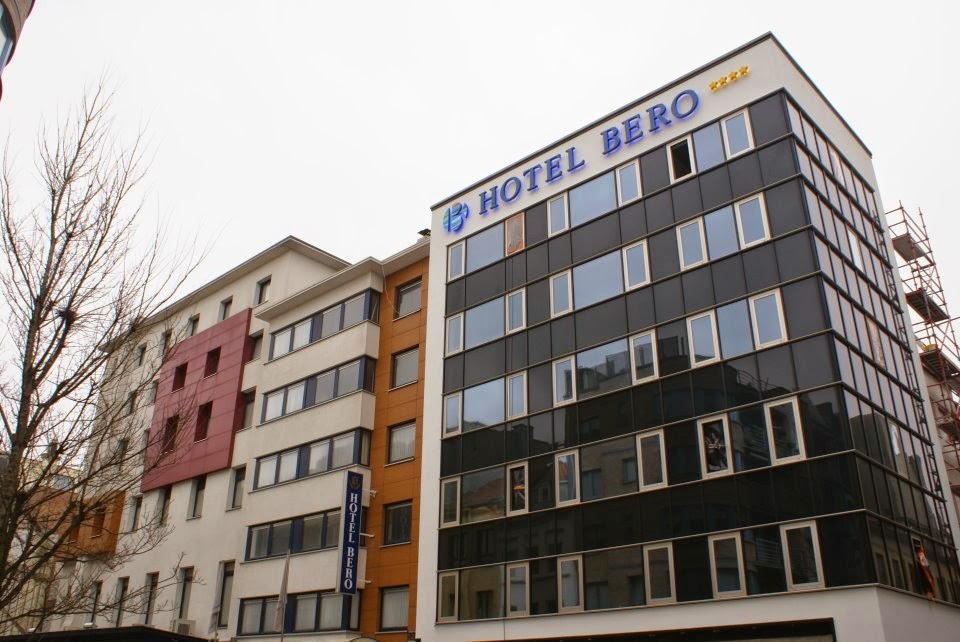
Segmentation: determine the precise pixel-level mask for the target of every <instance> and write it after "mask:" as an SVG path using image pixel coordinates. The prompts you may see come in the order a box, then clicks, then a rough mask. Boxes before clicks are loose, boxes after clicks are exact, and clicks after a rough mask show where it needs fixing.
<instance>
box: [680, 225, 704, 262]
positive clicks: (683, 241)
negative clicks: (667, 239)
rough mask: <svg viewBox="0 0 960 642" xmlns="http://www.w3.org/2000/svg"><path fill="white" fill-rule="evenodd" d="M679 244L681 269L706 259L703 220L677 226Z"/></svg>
mask: <svg viewBox="0 0 960 642" xmlns="http://www.w3.org/2000/svg"><path fill="white" fill-rule="evenodd" d="M677 245H678V246H679V249H680V269H682V270H687V269H689V268H692V267H694V266H696V265H700V264H701V263H703V262H704V261H706V260H707V251H706V239H705V238H704V235H703V222H702V221H701V220H700V219H697V220H695V221H691V222H689V223H686V224H684V225H680V226H679V227H677Z"/></svg>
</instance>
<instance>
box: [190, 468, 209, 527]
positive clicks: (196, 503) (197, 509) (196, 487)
mask: <svg viewBox="0 0 960 642" xmlns="http://www.w3.org/2000/svg"><path fill="white" fill-rule="evenodd" d="M206 488H207V477H206V475H204V476H203V477H197V478H196V479H194V480H193V486H192V488H191V493H190V517H200V515H201V514H202V513H203V495H204V492H206Z"/></svg>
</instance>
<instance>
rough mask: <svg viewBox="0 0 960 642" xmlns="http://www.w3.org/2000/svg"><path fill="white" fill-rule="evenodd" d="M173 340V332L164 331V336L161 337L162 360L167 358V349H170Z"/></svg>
mask: <svg viewBox="0 0 960 642" xmlns="http://www.w3.org/2000/svg"><path fill="white" fill-rule="evenodd" d="M172 340H173V331H172V330H164V331H163V334H161V335H160V357H161V358H162V359H166V358H167V349H168V348H169V347H170V341H172Z"/></svg>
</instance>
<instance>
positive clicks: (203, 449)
mask: <svg viewBox="0 0 960 642" xmlns="http://www.w3.org/2000/svg"><path fill="white" fill-rule="evenodd" d="M249 331H250V310H249V308H248V309H246V310H244V311H243V312H240V313H238V314H235V315H233V316H232V317H230V318H229V319H226V320H224V321H221V322H220V323H217V324H216V325H214V326H213V327H211V328H208V329H206V330H204V331H203V332H200V333H198V334H195V335H194V336H192V337H188V338H187V339H184V340H183V341H181V342H180V343H178V344H177V345H175V346H174V347H173V348H171V350H170V355H169V356H168V357H167V359H166V360H165V361H164V363H163V365H162V366H161V368H160V382H159V386H158V389H157V398H156V400H155V402H154V409H153V421H152V422H151V424H150V441H149V446H148V447H147V457H146V460H145V462H146V470H145V472H144V475H143V481H142V482H141V484H140V488H141V490H143V491H148V490H152V489H154V488H159V487H161V486H166V485H168V484H173V483H175V482H179V481H183V480H185V479H191V478H193V477H197V476H200V475H204V474H206V473H210V472H213V471H216V470H222V469H224V468H228V467H229V466H230V460H231V456H232V454H233V434H234V432H235V430H236V428H237V427H238V426H239V424H240V422H241V421H242V418H243V415H242V413H243V403H242V401H241V399H240V386H241V384H242V380H243V364H244V361H245V359H244V348H245V347H246V344H247V335H248V334H249ZM217 348H219V349H220V357H219V363H218V364H217V368H216V373H215V374H211V375H208V376H205V372H206V370H207V368H208V355H209V354H210V353H211V351H214V350H216V349H217ZM184 365H186V377H185V379H184V381H183V387H182V388H180V389H178V390H174V389H173V388H174V385H175V383H177V384H178V383H179V382H175V379H176V378H177V377H176V376H175V373H176V372H177V369H178V368H181V371H182V367H183V366H184ZM208 403H209V404H211V406H210V408H209V411H210V412H209V421H208V422H204V416H205V413H204V412H203V411H202V410H200V409H201V407H202V406H204V405H205V404H208ZM174 417H175V418H176V430H175V431H174V430H171V429H170V426H171V424H172V419H173V418H174ZM198 421H200V422H202V423H205V424H206V426H207V427H206V436H205V437H204V436H203V435H202V434H199V435H198V430H197V426H198Z"/></svg>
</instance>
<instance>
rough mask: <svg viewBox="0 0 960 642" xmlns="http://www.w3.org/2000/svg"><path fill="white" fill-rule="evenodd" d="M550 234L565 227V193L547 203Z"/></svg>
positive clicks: (558, 231) (556, 232)
mask: <svg viewBox="0 0 960 642" xmlns="http://www.w3.org/2000/svg"><path fill="white" fill-rule="evenodd" d="M547 210H548V214H547V215H548V217H549V226H550V236H553V235H554V234H558V233H560V232H562V231H564V230H565V229H567V227H568V225H567V195H566V194H563V195H561V196H558V197H557V198H555V199H552V200H551V201H550V202H549V203H548V204H547Z"/></svg>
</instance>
